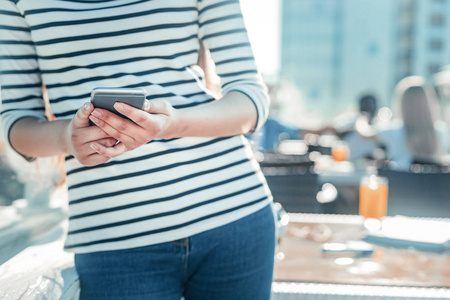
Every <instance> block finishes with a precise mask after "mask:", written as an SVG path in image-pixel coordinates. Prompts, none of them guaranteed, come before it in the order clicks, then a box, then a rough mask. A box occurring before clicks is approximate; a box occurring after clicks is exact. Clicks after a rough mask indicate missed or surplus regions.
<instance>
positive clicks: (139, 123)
mask: <svg viewBox="0 0 450 300" xmlns="http://www.w3.org/2000/svg"><path fill="white" fill-rule="evenodd" d="M114 108H115V109H116V110H117V111H118V112H120V113H121V114H123V115H125V116H127V117H128V118H130V119H131V120H132V121H130V120H127V119H124V118H122V117H120V116H118V115H116V114H114V113H112V112H110V111H107V110H104V109H100V108H96V109H94V111H93V112H92V113H91V115H90V117H89V118H90V120H91V121H92V122H94V123H95V124H96V125H97V126H98V127H100V128H101V129H103V130H104V131H105V132H106V133H108V134H109V135H110V136H111V137H113V138H115V139H116V140H118V141H119V142H118V143H117V144H116V145H114V146H112V147H105V146H103V145H101V144H100V143H97V142H93V143H92V144H91V148H93V149H94V150H96V151H97V152H98V153H99V154H101V155H105V156H108V157H116V156H119V155H121V154H123V153H125V152H127V151H131V150H133V149H136V148H138V147H139V146H142V145H144V144H146V143H148V142H149V141H151V140H153V139H169V138H173V137H176V135H175V134H174V132H173V131H174V130H173V129H174V128H173V127H174V124H176V119H177V110H176V109H174V108H173V107H172V105H170V103H169V102H167V101H165V100H152V101H148V100H145V104H144V109H143V110H140V109H137V108H134V107H132V106H129V105H127V104H125V103H119V102H116V104H115V105H114Z"/></svg>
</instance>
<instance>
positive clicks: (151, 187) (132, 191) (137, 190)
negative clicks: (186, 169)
mask: <svg viewBox="0 0 450 300" xmlns="http://www.w3.org/2000/svg"><path fill="white" fill-rule="evenodd" d="M246 162H248V159H242V160H239V161H236V162H233V163H230V164H227V165H224V166H221V167H218V168H212V169H208V170H205V171H201V172H197V173H192V174H190V175H186V176H182V177H179V178H176V179H171V180H167V181H164V182H159V183H155V184H149V185H146V186H140V187H135V188H131V189H123V190H120V191H116V192H111V193H104V194H99V195H95V196H89V197H84V198H81V199H75V200H73V201H70V202H69V204H70V205H73V204H77V203H82V202H86V201H92V200H98V199H102V198H109V197H115V196H120V195H124V194H130V193H134V192H140V191H145V190H150V189H155V188H158V187H163V186H168V185H172V184H176V183H179V182H182V181H185V180H189V179H192V178H195V177H199V176H203V175H207V174H211V173H216V172H219V171H222V170H226V169H229V168H232V167H235V166H238V165H241V164H243V163H246Z"/></svg>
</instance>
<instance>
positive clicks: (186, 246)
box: [181, 238, 189, 289]
mask: <svg viewBox="0 0 450 300" xmlns="http://www.w3.org/2000/svg"><path fill="white" fill-rule="evenodd" d="M183 247H185V250H184V251H185V252H184V254H185V255H184V263H183V274H182V277H181V281H182V283H183V289H184V286H185V283H186V282H185V281H186V279H187V267H188V259H189V238H185V239H184V244H183Z"/></svg>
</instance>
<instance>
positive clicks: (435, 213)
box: [379, 170, 450, 218]
mask: <svg viewBox="0 0 450 300" xmlns="http://www.w3.org/2000/svg"><path fill="white" fill-rule="evenodd" d="M379 173H380V176H385V177H387V178H388V180H389V197H388V211H387V212H388V215H390V216H395V215H405V216H411V217H432V218H439V217H440V218H450V173H443V172H433V173H423V172H422V173H413V172H400V171H394V170H380V172H379Z"/></svg>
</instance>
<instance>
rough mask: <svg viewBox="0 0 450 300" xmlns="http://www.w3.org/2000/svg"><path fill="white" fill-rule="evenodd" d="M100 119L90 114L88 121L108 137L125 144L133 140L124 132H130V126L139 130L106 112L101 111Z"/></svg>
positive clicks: (131, 123) (126, 121)
mask: <svg viewBox="0 0 450 300" xmlns="http://www.w3.org/2000/svg"><path fill="white" fill-rule="evenodd" d="M101 117H102V119H100V118H97V117H96V116H95V115H94V114H92V115H91V116H90V117H89V119H90V120H91V121H92V122H94V124H95V125H97V126H98V127H100V128H101V129H102V130H103V131H104V132H106V133H107V134H108V135H109V136H110V137H112V138H114V139H116V140H118V141H122V142H125V143H133V142H134V138H133V137H131V136H129V135H127V134H126V133H125V132H128V131H130V127H131V126H134V127H137V128H140V127H139V126H137V125H136V124H133V122H131V121H128V120H125V119H123V118H121V117H119V116H116V115H114V114H113V113H110V112H107V111H102V112H101Z"/></svg>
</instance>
